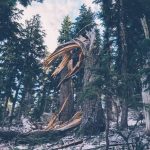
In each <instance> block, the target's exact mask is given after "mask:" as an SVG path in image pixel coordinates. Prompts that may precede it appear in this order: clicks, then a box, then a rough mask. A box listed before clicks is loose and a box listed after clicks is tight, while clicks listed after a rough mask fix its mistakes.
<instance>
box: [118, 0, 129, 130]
mask: <svg viewBox="0 0 150 150" xmlns="http://www.w3.org/2000/svg"><path fill="white" fill-rule="evenodd" d="M119 6H120V11H119V12H120V13H119V15H120V37H121V49H122V56H121V62H122V65H121V75H122V78H124V81H126V78H127V51H128V48H127V40H126V26H125V17H124V16H125V14H124V3H123V0H119ZM125 84H126V83H125ZM125 86H126V87H127V85H125ZM124 92H125V93H124V94H123V97H122V107H121V127H122V128H126V127H127V126H128V88H126V91H124Z"/></svg>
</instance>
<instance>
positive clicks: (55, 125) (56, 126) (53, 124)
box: [45, 96, 82, 131]
mask: <svg viewBox="0 0 150 150" xmlns="http://www.w3.org/2000/svg"><path fill="white" fill-rule="evenodd" d="M68 98H69V96H68ZM68 98H67V99H66V100H65V102H64V103H63V105H62V107H61V109H60V111H59V112H58V114H53V115H52V117H51V119H50V121H49V123H48V126H47V128H46V129H45V130H47V131H48V130H59V131H65V130H68V129H71V128H73V127H76V126H77V125H79V124H80V123H81V118H82V113H81V112H77V113H76V114H75V115H74V116H73V117H72V118H71V119H70V120H69V121H67V122H65V123H60V122H59V121H57V120H58V117H59V115H60V114H61V112H62V111H63V110H64V108H65V106H66V104H67V101H68Z"/></svg>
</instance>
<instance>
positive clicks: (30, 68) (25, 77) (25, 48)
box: [20, 15, 46, 114]
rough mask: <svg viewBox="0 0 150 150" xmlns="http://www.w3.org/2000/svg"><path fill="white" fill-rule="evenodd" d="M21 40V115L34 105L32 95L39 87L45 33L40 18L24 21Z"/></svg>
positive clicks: (44, 50) (35, 17) (37, 16)
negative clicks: (24, 25)
mask: <svg viewBox="0 0 150 150" xmlns="http://www.w3.org/2000/svg"><path fill="white" fill-rule="evenodd" d="M22 34H23V36H22V39H21V42H20V45H21V48H20V49H21V51H22V55H21V57H22V66H21V72H22V85H23V87H22V90H21V97H22V100H21V106H22V109H24V110H22V111H23V113H25V114H26V113H27V114H28V113H29V112H30V111H31V108H32V107H33V104H34V100H35V97H34V94H35V93H36V89H38V88H39V87H38V86H39V85H38V86H37V84H38V80H39V76H40V74H41V73H42V68H41V64H40V61H41V59H43V58H44V56H45V54H46V53H45V52H46V49H45V48H46V47H45V45H44V44H43V43H44V39H43V38H44V36H45V33H44V31H43V30H42V27H41V24H40V16H39V15H36V16H34V17H33V18H32V19H31V20H29V21H26V27H25V28H24V29H22Z"/></svg>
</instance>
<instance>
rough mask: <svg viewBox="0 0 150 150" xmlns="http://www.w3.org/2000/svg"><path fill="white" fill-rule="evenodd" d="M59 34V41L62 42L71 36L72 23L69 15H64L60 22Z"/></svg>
mask: <svg viewBox="0 0 150 150" xmlns="http://www.w3.org/2000/svg"><path fill="white" fill-rule="evenodd" d="M59 33H60V36H59V38H58V42H59V43H64V42H67V41H69V40H70V39H71V38H72V23H71V21H70V18H69V16H66V17H65V18H64V20H63V23H62V24H61V30H60V31H59Z"/></svg>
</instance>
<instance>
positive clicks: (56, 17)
mask: <svg viewBox="0 0 150 150" xmlns="http://www.w3.org/2000/svg"><path fill="white" fill-rule="evenodd" d="M82 4H86V5H87V6H88V7H91V8H92V10H93V11H95V10H97V9H98V6H97V5H95V4H92V0H44V2H43V3H38V2H32V4H31V6H28V7H27V8H24V7H23V6H21V5H18V7H19V8H20V9H22V10H24V16H23V19H22V21H21V22H22V23H24V21H25V20H26V19H30V18H32V16H33V15H36V14H40V16H41V25H42V27H43V29H44V30H45V33H46V37H45V39H44V40H45V44H46V45H47V49H48V51H49V52H52V51H54V50H55V48H56V47H57V45H58V43H57V38H58V36H59V30H60V29H61V23H62V21H63V19H64V17H65V16H67V15H69V16H70V18H71V20H72V21H74V19H75V18H76V17H77V16H78V14H79V9H80V7H81V5H82Z"/></svg>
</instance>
